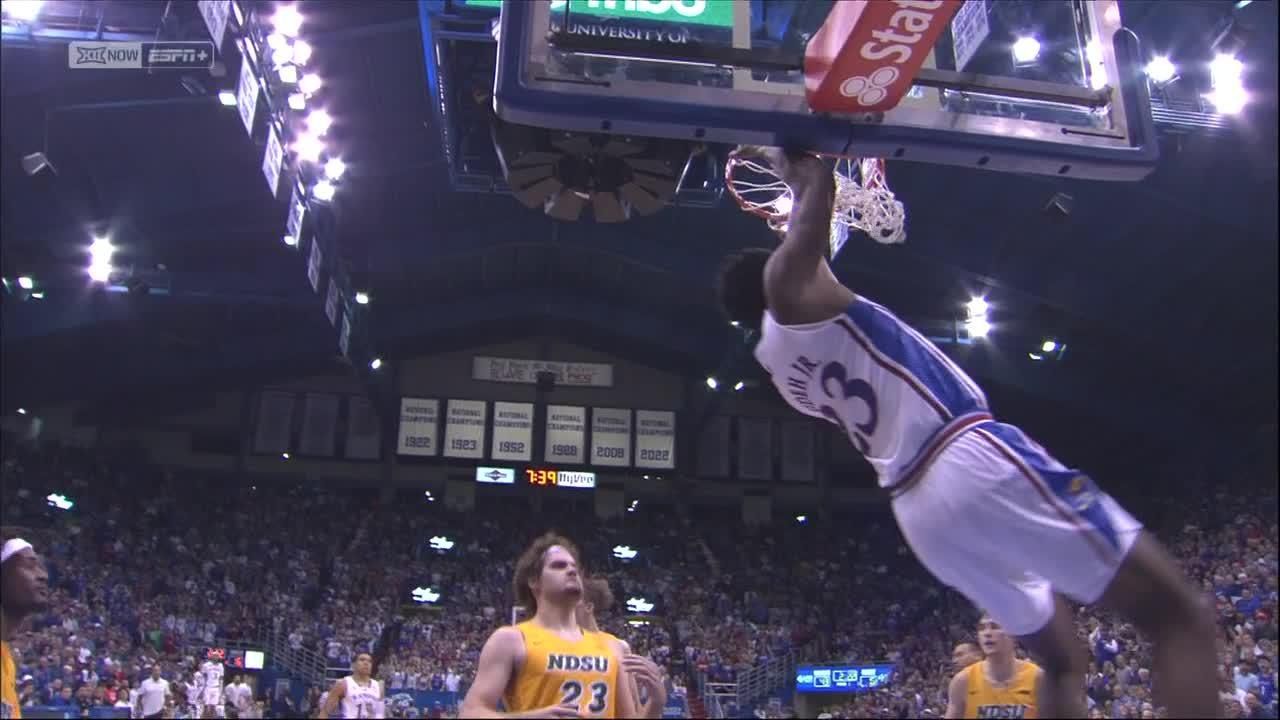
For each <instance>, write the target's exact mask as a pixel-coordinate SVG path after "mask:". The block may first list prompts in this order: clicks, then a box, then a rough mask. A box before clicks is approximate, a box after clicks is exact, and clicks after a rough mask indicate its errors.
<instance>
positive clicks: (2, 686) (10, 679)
mask: <svg viewBox="0 0 1280 720" xmlns="http://www.w3.org/2000/svg"><path fill="white" fill-rule="evenodd" d="M20 717H22V707H21V706H19V705H18V668H17V666H16V665H15V664H14V662H13V655H12V654H11V653H10V652H9V643H7V642H4V641H3V640H0V718H20Z"/></svg>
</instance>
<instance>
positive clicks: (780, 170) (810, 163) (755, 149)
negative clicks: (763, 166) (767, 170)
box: [733, 145, 833, 192]
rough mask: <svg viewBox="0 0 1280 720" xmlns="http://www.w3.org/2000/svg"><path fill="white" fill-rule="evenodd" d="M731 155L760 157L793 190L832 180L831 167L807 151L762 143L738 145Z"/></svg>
mask: <svg viewBox="0 0 1280 720" xmlns="http://www.w3.org/2000/svg"><path fill="white" fill-rule="evenodd" d="M733 155H734V156H736V157H743V158H761V159H763V160H764V161H765V162H767V163H768V164H769V167H771V168H773V171H774V172H775V173H777V175H778V177H779V178H781V179H782V181H783V182H785V183H786V184H787V186H788V187H790V188H791V189H792V190H793V191H794V192H802V191H804V190H807V189H809V188H817V187H823V186H824V185H827V184H831V183H832V182H833V180H832V177H831V169H830V168H828V167H827V164H826V163H825V162H823V160H822V158H820V157H818V156H817V155H813V154H811V153H807V152H789V151H787V150H783V149H782V148H776V147H767V146H764V145H739V146H738V148H737V149H736V150H734V151H733Z"/></svg>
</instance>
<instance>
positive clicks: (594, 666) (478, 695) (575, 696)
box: [459, 533, 636, 718]
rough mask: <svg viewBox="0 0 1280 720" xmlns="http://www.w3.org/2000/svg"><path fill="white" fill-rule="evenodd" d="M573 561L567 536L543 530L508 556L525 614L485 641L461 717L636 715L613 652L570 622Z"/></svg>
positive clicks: (576, 596) (574, 600)
mask: <svg viewBox="0 0 1280 720" xmlns="http://www.w3.org/2000/svg"><path fill="white" fill-rule="evenodd" d="M577 558H578V551H577V549H576V548H575V547H574V546H573V545H572V544H571V543H570V542H569V541H568V540H565V539H564V538H562V537H559V536H557V535H554V534H550V533H549V534H547V535H543V536H542V537H540V538H538V539H537V540H535V541H534V542H533V544H532V545H530V546H529V548H528V549H527V550H525V552H524V554H522V555H521V556H520V559H519V560H518V561H516V572H515V579H514V583H513V584H514V586H515V587H514V589H515V595H516V600H517V602H518V604H520V605H522V606H524V607H525V608H527V609H529V610H532V611H533V617H532V618H531V619H529V620H526V621H524V622H521V623H517V624H516V625H508V626H506V627H502V628H499V629H498V630H496V631H494V633H493V634H492V635H490V636H489V639H488V640H487V641H485V644H484V647H483V648H482V649H481V650H480V660H479V662H478V664H477V667H476V678H475V682H473V683H472V684H471V688H470V689H469V690H468V691H467V697H466V698H465V699H464V700H463V701H462V707H461V709H460V711H459V715H460V716H461V717H466V718H505V717H521V718H580V717H592V718H595V717H599V718H613V717H636V709H635V705H634V703H633V702H632V700H631V693H629V692H620V689H621V688H624V687H627V673H626V670H625V669H624V668H623V666H622V665H621V663H620V662H619V658H618V655H617V650H616V649H615V647H614V646H613V644H612V643H610V642H609V640H608V639H607V638H606V637H605V636H603V635H601V634H599V633H591V632H585V631H583V629H582V627H581V626H579V625H578V618H577V614H576V611H577V607H578V604H579V603H580V602H581V601H582V578H581V577H580V575H579V574H578V560H577ZM499 703H501V704H502V707H503V709H504V710H505V711H506V712H503V711H501V710H499V709H498V705H499Z"/></svg>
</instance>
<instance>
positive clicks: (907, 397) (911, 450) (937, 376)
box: [755, 297, 991, 486]
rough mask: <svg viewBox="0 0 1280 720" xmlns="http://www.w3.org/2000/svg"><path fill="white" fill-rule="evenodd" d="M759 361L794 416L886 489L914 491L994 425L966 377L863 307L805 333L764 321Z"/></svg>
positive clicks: (879, 310) (899, 326)
mask: <svg viewBox="0 0 1280 720" xmlns="http://www.w3.org/2000/svg"><path fill="white" fill-rule="evenodd" d="M755 356H756V359H757V360H759V361H760V364H761V365H762V366H764V368H765V370H767V371H768V372H769V374H770V375H771V376H772V377H773V384H774V385H776V386H777V388H778V391H779V392H780V393H782V397H783V398H784V399H785V400H786V401H787V403H788V404H789V405H791V407H793V408H795V409H796V410H799V411H800V412H802V413H804V414H805V415H809V416H811V417H816V418H823V419H825V420H828V421H830V422H833V423H835V424H836V425H839V426H840V428H841V429H842V430H844V432H845V434H846V435H848V437H849V441H850V442H851V443H853V446H854V447H855V448H857V449H858V451H859V452H861V453H862V455H863V456H864V457H866V458H867V461H868V462H869V463H871V466H872V467H874V468H875V470H876V473H877V474H878V475H879V480H880V484H881V485H882V486H890V485H896V484H900V483H902V482H904V481H906V479H907V478H909V477H910V476H911V475H912V474H913V473H914V472H915V471H916V470H918V469H919V468H921V467H924V466H926V465H927V464H928V462H929V461H930V460H931V459H932V457H933V456H934V455H936V454H937V453H938V452H939V451H940V450H941V449H942V448H943V447H945V446H946V445H947V444H948V443H949V442H950V441H951V440H953V439H955V438H956V437H957V436H958V435H960V433H962V432H964V431H965V430H966V429H968V428H971V427H973V426H974V425H977V424H978V423H981V422H985V421H988V420H991V414H990V412H988V410H987V398H986V396H985V395H983V393H982V390H981V389H980V388H979V387H978V386H977V384H976V383H974V382H973V380H970V379H969V376H968V375H966V374H965V373H964V371H963V370H961V369H960V368H959V367H958V366H956V364H955V363H953V362H951V359H950V358H948V357H947V356H946V355H943V354H942V351H941V350H939V349H938V348H937V347H936V346H934V344H933V343H931V342H929V341H928V340H927V339H925V338H924V337H923V336H922V335H920V334H919V333H917V332H916V331H915V330H913V329H911V328H910V327H908V326H907V324H906V323H904V322H902V321H901V320H899V319H898V318H897V317H896V316H894V315H893V313H891V312H889V311H888V310H886V309H885V308H883V307H881V306H879V305H877V304H875V303H873V302H871V301H869V300H866V299H864V298H861V297H859V298H857V299H855V300H854V301H853V304H852V305H850V306H849V309H848V310H846V311H845V312H844V313H842V314H840V315H837V316H836V317H833V318H831V319H830V320H824V321H822V322H817V323H809V324H806V325H781V324H779V323H778V322H777V321H776V320H774V318H773V315H772V313H769V312H765V314H764V323H763V326H762V328H761V335H760V342H759V343H758V344H757V345H756V348H755Z"/></svg>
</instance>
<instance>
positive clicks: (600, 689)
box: [560, 680, 609, 715]
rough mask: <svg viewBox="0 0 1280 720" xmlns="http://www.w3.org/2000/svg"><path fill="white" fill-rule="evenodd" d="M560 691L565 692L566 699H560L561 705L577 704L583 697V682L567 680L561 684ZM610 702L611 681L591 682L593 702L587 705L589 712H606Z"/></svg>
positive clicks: (593, 713) (597, 713)
mask: <svg viewBox="0 0 1280 720" xmlns="http://www.w3.org/2000/svg"><path fill="white" fill-rule="evenodd" d="M560 692H562V693H564V699H563V700H561V701H560V704H561V705H577V704H578V698H580V697H582V683H580V682H578V681H577V680H567V681H565V683H564V684H563V685H561V686H560ZM608 704H609V683H606V682H593V683H591V704H590V705H588V706H587V712H589V713H591V714H592V715H599V714H600V713H602V712H604V709H605V706H607V705H608Z"/></svg>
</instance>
